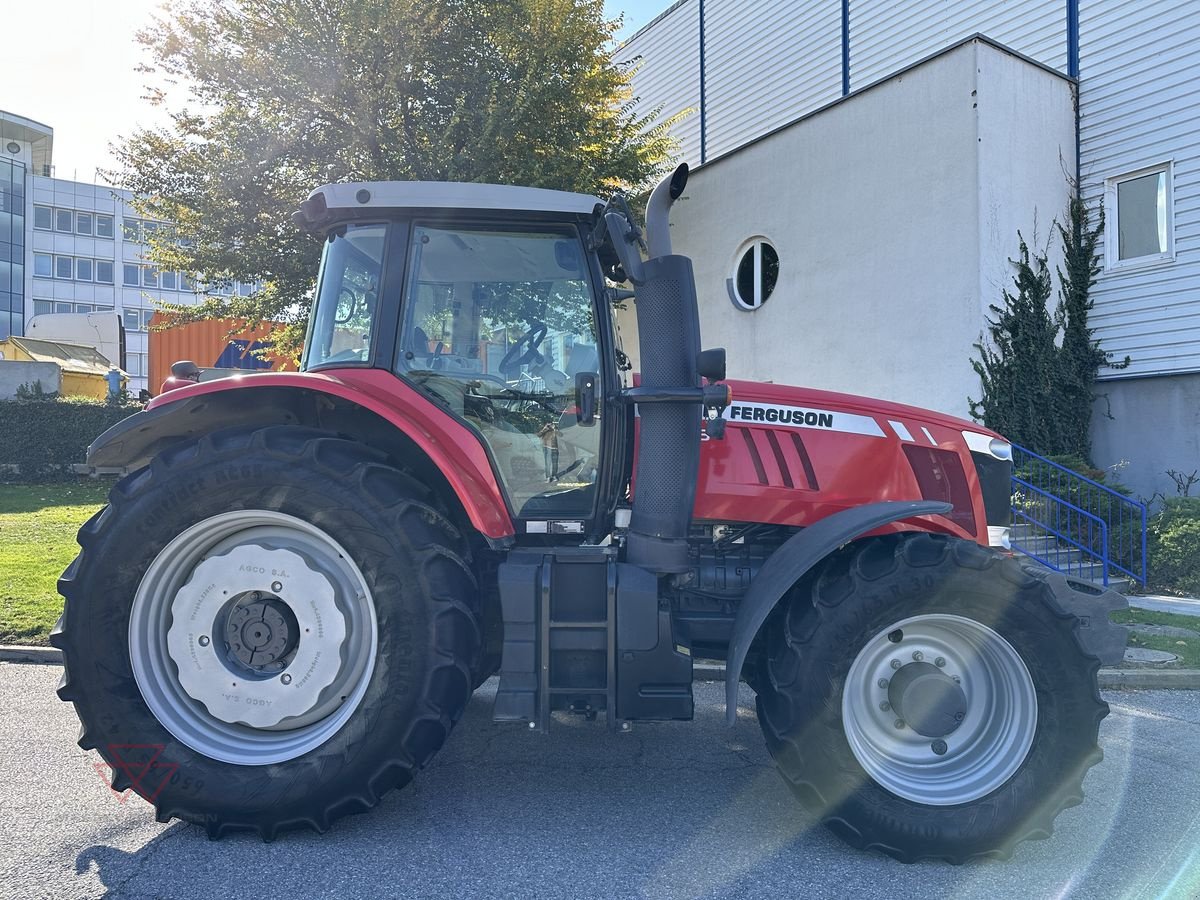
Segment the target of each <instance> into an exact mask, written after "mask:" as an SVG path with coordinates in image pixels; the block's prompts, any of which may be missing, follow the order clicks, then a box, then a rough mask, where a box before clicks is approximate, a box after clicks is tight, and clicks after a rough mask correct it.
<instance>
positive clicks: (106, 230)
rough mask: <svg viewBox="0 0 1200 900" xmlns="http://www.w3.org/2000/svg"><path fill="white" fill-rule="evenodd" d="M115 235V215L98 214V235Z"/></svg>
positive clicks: (108, 236)
mask: <svg viewBox="0 0 1200 900" xmlns="http://www.w3.org/2000/svg"><path fill="white" fill-rule="evenodd" d="M112 236H113V217H112V216H100V215H97V216H96V237H104V238H110V237H112Z"/></svg>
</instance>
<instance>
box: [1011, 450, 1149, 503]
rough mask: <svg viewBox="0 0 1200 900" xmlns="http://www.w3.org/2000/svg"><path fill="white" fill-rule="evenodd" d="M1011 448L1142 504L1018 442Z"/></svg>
mask: <svg viewBox="0 0 1200 900" xmlns="http://www.w3.org/2000/svg"><path fill="white" fill-rule="evenodd" d="M1012 448H1013V450H1019V451H1020V452H1021V453H1024V454H1025V455H1026V456H1032V457H1033V458H1034V459H1036V460H1037V461H1038V462H1040V463H1045V464H1046V465H1048V466H1051V467H1053V468H1055V469H1058V471H1060V472H1065V473H1066V474H1067V475H1070V476H1071V477H1072V478H1074V479H1075V480H1077V481H1082V482H1085V483H1086V484H1090V485H1092V486H1093V487H1098V488H1100V490H1102V491H1105V492H1106V493H1109V494H1112V495H1113V496H1114V497H1116V498H1117V499H1118V500H1123V501H1125V502H1126V503H1131V504H1136V505H1138V506H1141V505H1142V504H1140V503H1138V501H1137V500H1134V499H1133V498H1132V497H1129V496H1126V495H1125V494H1122V493H1121V492H1120V491H1114V490H1113V489H1112V488H1110V487H1109V486H1108V485H1107V484H1102V483H1101V482H1099V481H1095V480H1093V479H1091V478H1088V477H1087V476H1086V475H1081V474H1080V473H1079V472H1076V471H1075V470H1074V469H1068V468H1067V467H1066V466H1064V465H1062V464H1061V463H1056V462H1055V461H1054V460H1052V459H1047V458H1046V457H1044V456H1040V455H1038V454H1037V453H1034V452H1033V451H1032V450H1030V449H1029V448H1027V447H1022V446H1021V445H1020V444H1013V445H1012ZM1015 462H1016V460H1015V459H1014V464H1015Z"/></svg>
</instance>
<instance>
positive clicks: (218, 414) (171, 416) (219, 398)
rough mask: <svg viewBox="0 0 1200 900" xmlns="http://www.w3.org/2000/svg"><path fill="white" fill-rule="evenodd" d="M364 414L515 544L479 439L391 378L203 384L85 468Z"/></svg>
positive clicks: (120, 429) (102, 440) (98, 446)
mask: <svg viewBox="0 0 1200 900" xmlns="http://www.w3.org/2000/svg"><path fill="white" fill-rule="evenodd" d="M347 408H354V409H357V410H365V411H366V412H368V413H371V414H373V415H374V416H375V417H377V419H379V420H382V424H381V425H380V426H379V427H381V428H390V429H394V430H395V432H398V433H399V434H400V435H402V436H403V438H405V439H406V440H407V441H408V442H411V444H412V445H415V447H416V448H417V449H418V450H419V451H420V452H422V453H424V454H425V456H426V457H428V459H429V461H430V462H431V463H432V464H433V465H434V466H435V467H436V468H437V469H438V470H439V471H440V472H441V474H442V476H444V477H445V479H446V481H447V483H448V484H449V485H450V487H451V489H452V490H453V491H454V493H455V494H456V495H457V497H458V500H459V502H460V503H461V504H462V506H463V509H464V510H465V511H466V514H467V516H468V518H469V519H470V521H471V524H472V525H473V526H474V527H475V528H476V529H477V530H478V531H479V532H480V533H481V534H483V536H484V537H486V538H488V539H490V540H493V541H501V542H503V541H507V540H509V539H511V538H512V537H513V535H514V534H515V529H514V528H513V522H512V517H511V515H510V514H509V511H508V506H507V504H506V503H505V500H504V494H503V493H502V491H501V490H500V486H499V484H498V483H497V481H496V475H495V472H494V471H493V469H492V464H491V460H490V459H489V457H488V454H487V451H486V450H485V449H484V447H483V444H482V442H481V441H480V439H479V436H478V435H477V434H476V433H475V432H473V431H472V430H471V429H470V428H468V427H467V426H466V425H464V424H462V423H461V422H459V421H457V420H455V419H454V418H453V417H452V416H450V415H449V414H448V413H447V412H446V411H445V410H444V409H442V408H441V407H439V406H437V405H436V404H435V403H434V402H433V401H432V400H430V399H429V398H427V397H425V396H424V395H423V394H421V393H419V392H418V391H417V390H416V389H414V388H413V387H412V386H411V385H409V384H406V383H405V382H404V381H402V380H400V379H399V378H397V377H396V376H394V375H392V374H391V373H389V372H385V371H382V370H379V369H340V370H337V371H336V372H333V373H331V372H320V373H315V372H271V373H264V374H261V375H246V376H237V377H233V378H222V379H218V380H215V381H206V382H202V383H200V384H196V385H191V386H188V387H186V388H181V389H179V390H175V391H171V392H169V393H166V394H162V395H160V396H159V397H156V398H155V399H154V400H153V401H151V403H150V405H149V406H148V407H147V408H146V409H145V410H143V411H142V412H139V413H135V414H134V415H132V416H130V417H129V418H127V419H123V420H122V421H120V422H118V423H117V424H116V425H114V426H112V427H111V428H109V429H108V430H107V431H105V432H104V433H103V434H102V435H100V437H98V438H96V440H94V441H93V442H92V443H91V444H90V445H89V446H88V453H87V462H88V465H90V466H94V467H97V468H107V467H112V468H127V469H134V468H138V467H140V466H143V465H145V464H147V463H148V462H149V461H150V460H151V459H152V458H153V457H154V456H155V455H156V454H157V453H158V452H159V451H161V450H162V449H164V448H165V447H167V446H170V445H171V444H173V443H177V442H178V441H181V440H187V439H193V440H194V439H196V438H198V437H200V436H202V435H204V434H207V433H209V432H212V431H216V430H218V429H221V428H229V427H236V426H239V425H253V426H266V425H276V424H300V425H311V426H314V427H326V428H330V429H331V430H335V431H336V430H339V429H338V427H337V425H336V424H330V422H333V421H335V419H336V415H334V413H336V412H337V411H342V412H344V411H345V410H346V409H347Z"/></svg>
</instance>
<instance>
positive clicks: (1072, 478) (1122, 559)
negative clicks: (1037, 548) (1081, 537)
mask: <svg viewBox="0 0 1200 900" xmlns="http://www.w3.org/2000/svg"><path fill="white" fill-rule="evenodd" d="M1013 451H1014V454H1013V456H1014V460H1013V461H1014V466H1015V467H1017V468H1022V467H1024V466H1027V465H1032V466H1036V467H1045V469H1043V470H1042V471H1044V472H1045V474H1046V477H1047V479H1049V477H1050V476H1051V475H1052V476H1053V480H1054V484H1053V485H1049V487H1050V490H1047V489H1046V488H1043V487H1038V486H1037V485H1035V484H1032V483H1031V482H1029V481H1027V480H1025V479H1023V478H1019V477H1017V476H1016V475H1015V474H1014V475H1013V476H1012V485H1013V492H1014V494H1015V493H1016V492H1017V491H1018V490H1022V491H1025V492H1032V493H1034V494H1036V495H1039V496H1041V497H1043V498H1045V499H1046V500H1048V501H1050V502H1053V503H1055V504H1059V505H1060V506H1061V507H1063V508H1065V509H1066V510H1070V511H1072V512H1075V513H1077V514H1078V515H1080V516H1082V517H1084V518H1086V519H1088V520H1090V521H1091V522H1093V523H1100V524H1102V526H1103V527H1102V528H1101V535H1100V537H1101V542H1102V546H1101V548H1100V550H1099V552H1098V551H1097V549H1096V548H1095V547H1086V546H1083V545H1082V544H1080V543H1079V542H1078V541H1076V540H1075V539H1074V538H1072V537H1071V536H1070V535H1069V534H1066V533H1064V531H1063V529H1062V527H1055V525H1051V524H1050V523H1048V522H1042V521H1040V520H1039V519H1037V518H1035V517H1034V516H1032V515H1030V514H1028V513H1026V512H1025V511H1024V510H1022V509H1020V508H1019V507H1018V506H1017V504H1016V503H1014V504H1013V514H1014V516H1019V517H1020V518H1021V519H1023V520H1027V521H1028V522H1029V523H1030V524H1032V525H1036V526H1038V527H1040V528H1042V529H1044V530H1045V531H1046V532H1047V533H1048V535H1052V536H1053V537H1054V539H1055V540H1056V541H1059V542H1063V543H1066V544H1069V545H1072V546H1075V547H1077V548H1078V549H1079V550H1080V551H1081V552H1083V553H1087V554H1088V555H1089V556H1090V557H1092V558H1093V559H1096V560H1098V561H1099V562H1101V563H1102V565H1103V566H1104V583H1105V584H1108V579H1109V573H1110V570H1113V569H1115V570H1117V571H1119V572H1122V573H1124V574H1125V575H1128V576H1129V577H1130V578H1132V579H1133V580H1135V581H1137V582H1139V583H1141V584H1143V585H1145V584H1146V581H1147V557H1146V530H1147V529H1146V525H1147V509H1146V505H1145V504H1144V503H1142V502H1140V501H1138V500H1135V499H1133V498H1132V497H1128V496H1126V495H1125V494H1122V493H1121V492H1119V491H1116V490H1114V489H1112V488H1111V487H1109V486H1108V485H1105V484H1101V483H1100V482H1098V481H1096V480H1094V479H1092V478H1088V477H1087V476H1086V475H1081V474H1080V473H1078V472H1076V471H1074V470H1072V469H1069V468H1067V467H1066V466H1063V465H1061V464H1059V463H1056V462H1054V461H1053V460H1050V459H1046V458H1045V457H1044V456H1041V455H1039V454H1037V453H1034V452H1033V451H1032V450H1029V449H1028V448H1026V447H1022V446H1020V445H1019V444H1013ZM1022 455H1023V456H1024V457H1025V459H1024V460H1022V459H1021V456H1022ZM1059 487H1065V488H1067V489H1068V490H1070V489H1075V490H1078V491H1080V492H1082V493H1086V494H1087V495H1088V496H1087V498H1086V502H1088V503H1090V504H1091V503H1094V504H1095V505H1097V506H1099V505H1100V504H1103V506H1104V509H1102V510H1100V511H1101V512H1107V518H1106V517H1105V516H1098V515H1096V514H1095V513H1091V512H1089V511H1087V510H1085V509H1082V508H1081V507H1079V506H1077V505H1075V504H1074V503H1072V502H1070V501H1069V500H1067V499H1065V498H1064V497H1062V496H1059V495H1058V494H1056V493H1054V490H1055V489H1056V488H1059ZM1100 492H1103V495H1107V496H1103V495H1102V494H1101V493H1100ZM1068 515H1069V513H1068ZM1058 524H1059V525H1060V526H1061V523H1058ZM1080 524H1082V523H1080ZM1135 525H1136V526H1138V531H1139V533H1138V535H1137V538H1138V539H1140V540H1139V541H1138V543H1140V552H1141V557H1140V559H1138V558H1137V557H1136V552H1137V548H1136V545H1135V544H1134V542H1133V541H1131V540H1127V539H1126V537H1127V533H1128V530H1132V528H1133V527H1134V526H1135ZM1067 527H1068V528H1069V527H1070V522H1069V521H1068V524H1067ZM1093 527H1094V526H1091V525H1090V526H1089V528H1093ZM1114 529H1115V539H1116V546H1115V547H1113V546H1112V540H1111V539H1112V538H1113V537H1114V533H1113V532H1114ZM1091 534H1092V532H1091V531H1090V530H1089V539H1090V535H1091ZM1129 537H1132V535H1129ZM1016 549H1018V550H1020V551H1021V552H1022V553H1025V554H1026V555H1028V556H1032V557H1033V558H1035V559H1038V560H1039V561H1040V562H1043V563H1045V564H1046V565H1048V566H1050V567H1051V568H1053V569H1058V568H1059V566H1057V565H1054V564H1053V563H1050V562H1049V561H1048V560H1045V559H1042V558H1041V557H1039V556H1037V555H1036V554H1033V553H1029V552H1028V551H1026V550H1025V549H1024V548H1022V547H1020V546H1019V545H1018V546H1017V548H1016ZM1068 568H1069V567H1068Z"/></svg>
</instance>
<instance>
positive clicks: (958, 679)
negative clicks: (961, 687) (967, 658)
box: [950, 675, 962, 682]
mask: <svg viewBox="0 0 1200 900" xmlns="http://www.w3.org/2000/svg"><path fill="white" fill-rule="evenodd" d="M950 677H951V678H953V679H954V680H955V681H956V682H961V681H962V679H961V678H959V677H958V676H957V675H951V676H950Z"/></svg>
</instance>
